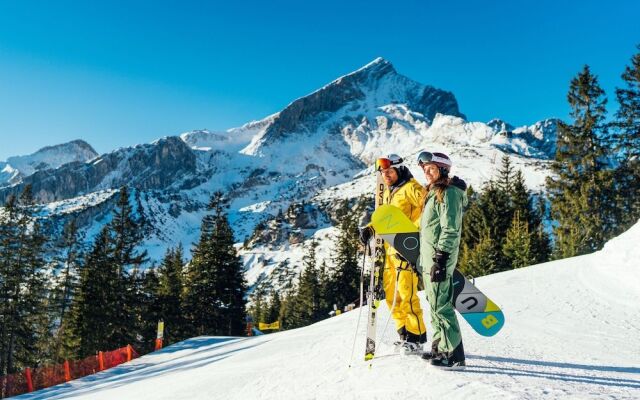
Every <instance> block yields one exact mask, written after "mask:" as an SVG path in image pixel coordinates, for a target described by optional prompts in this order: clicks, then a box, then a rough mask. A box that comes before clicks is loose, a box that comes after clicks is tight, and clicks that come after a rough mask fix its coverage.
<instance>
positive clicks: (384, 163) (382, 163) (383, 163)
mask: <svg viewBox="0 0 640 400" xmlns="http://www.w3.org/2000/svg"><path fill="white" fill-rule="evenodd" d="M390 166H391V160H389V159H388V158H378V159H377V160H376V171H381V170H383V169H387V168H389V167H390Z"/></svg>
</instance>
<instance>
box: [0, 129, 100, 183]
mask: <svg viewBox="0 0 640 400" xmlns="http://www.w3.org/2000/svg"><path fill="white" fill-rule="evenodd" d="M97 156H98V153H96V151H95V150H94V149H93V147H91V145H89V144H88V143H87V142H85V141H84V140H80V139H78V140H73V141H71V142H68V143H62V144H58V145H55V146H47V147H43V148H42V149H40V150H38V151H36V152H35V153H33V154H29V155H25V156H15V157H9V158H8V159H7V161H6V162H4V163H2V162H0V187H2V186H5V185H7V184H15V183H18V182H20V180H21V179H22V178H24V177H27V176H29V175H32V174H33V173H35V172H36V171H42V170H46V169H55V168H58V167H60V166H61V165H64V164H67V163H70V162H74V161H80V162H85V161H88V160H91V159H93V158H95V157H97Z"/></svg>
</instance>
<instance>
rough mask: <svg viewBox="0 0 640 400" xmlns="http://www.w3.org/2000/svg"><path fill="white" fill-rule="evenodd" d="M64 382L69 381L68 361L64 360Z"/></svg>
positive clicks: (69, 369)
mask: <svg viewBox="0 0 640 400" xmlns="http://www.w3.org/2000/svg"><path fill="white" fill-rule="evenodd" d="M64 380H65V381H67V382H69V381H70V380H71V368H69V360H64Z"/></svg>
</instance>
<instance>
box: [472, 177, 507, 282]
mask: <svg viewBox="0 0 640 400" xmlns="http://www.w3.org/2000/svg"><path fill="white" fill-rule="evenodd" d="M511 215H512V206H511V203H510V199H509V194H508V193H505V192H503V191H502V190H501V189H500V188H499V186H498V185H497V184H496V183H495V182H493V181H489V182H488V184H487V185H485V187H484V189H483V191H482V193H481V194H480V195H479V196H478V198H477V200H475V201H474V202H473V203H472V204H471V206H469V209H468V210H467V212H466V213H465V215H464V216H463V223H462V226H463V230H462V246H463V248H464V246H466V248H467V249H468V250H467V251H471V250H472V249H474V248H475V247H476V246H477V245H478V244H479V243H480V242H481V241H483V240H485V241H486V240H489V241H491V242H492V243H493V245H492V247H496V248H497V249H498V252H497V254H498V255H497V256H496V258H495V259H494V260H493V261H494V262H495V264H496V265H495V267H491V268H487V270H491V271H493V272H499V271H504V270H507V269H510V265H509V264H508V262H507V261H506V260H505V259H504V258H503V257H501V255H500V254H501V252H500V251H499V249H500V246H501V245H502V243H503V242H504V239H505V237H506V234H507V230H508V229H509V226H510V225H511ZM467 259H469V258H467ZM467 259H461V260H460V265H461V268H463V267H462V265H463V264H464V262H465V261H464V260H467ZM469 260H470V259H469ZM464 268H466V267H464ZM487 273H488V272H487Z"/></svg>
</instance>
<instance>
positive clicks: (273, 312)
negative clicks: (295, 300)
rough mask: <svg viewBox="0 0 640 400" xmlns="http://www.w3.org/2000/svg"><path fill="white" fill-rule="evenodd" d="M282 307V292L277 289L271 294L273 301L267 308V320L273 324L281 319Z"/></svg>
mask: <svg viewBox="0 0 640 400" xmlns="http://www.w3.org/2000/svg"><path fill="white" fill-rule="evenodd" d="M281 308H282V302H281V301H280V294H278V291H277V290H274V291H273V293H272V295H271V301H270V302H269V307H268V309H267V313H266V317H265V322H267V323H269V324H271V323H273V322H276V321H279V320H280V309H281Z"/></svg>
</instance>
